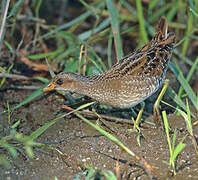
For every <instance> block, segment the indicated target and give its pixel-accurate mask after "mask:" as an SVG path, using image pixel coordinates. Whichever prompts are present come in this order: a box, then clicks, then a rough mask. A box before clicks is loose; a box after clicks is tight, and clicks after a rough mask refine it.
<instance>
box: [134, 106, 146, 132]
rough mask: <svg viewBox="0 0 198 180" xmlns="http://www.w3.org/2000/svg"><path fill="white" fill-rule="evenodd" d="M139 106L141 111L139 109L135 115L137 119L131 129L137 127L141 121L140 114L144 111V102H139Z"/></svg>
mask: <svg viewBox="0 0 198 180" xmlns="http://www.w3.org/2000/svg"><path fill="white" fill-rule="evenodd" d="M140 105H141V109H140V111H139V113H138V115H137V118H136V120H135V123H134V127H133V129H136V128H137V127H139V124H140V120H141V117H142V113H143V110H144V106H145V103H144V102H141V103H140Z"/></svg>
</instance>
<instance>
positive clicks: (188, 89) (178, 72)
mask: <svg viewBox="0 0 198 180" xmlns="http://www.w3.org/2000/svg"><path fill="white" fill-rule="evenodd" d="M169 68H170V69H171V70H172V72H173V73H174V74H175V76H176V78H177V79H178V80H179V82H180V84H181V85H182V86H183V88H184V90H185V91H186V93H187V95H188V97H189V98H190V100H191V102H192V103H193V105H194V107H195V108H196V110H198V106H197V102H196V95H195V93H194V92H193V90H192V88H191V87H190V85H189V84H188V82H187V81H186V79H185V78H184V76H183V73H182V71H181V70H180V68H179V66H178V65H177V64H176V66H175V65H174V64H173V63H172V62H169Z"/></svg>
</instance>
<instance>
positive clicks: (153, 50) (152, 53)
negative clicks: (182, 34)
mask: <svg viewBox="0 0 198 180" xmlns="http://www.w3.org/2000/svg"><path fill="white" fill-rule="evenodd" d="M167 29H168V25H167V21H166V17H164V16H163V17H161V18H160V20H159V23H158V27H157V29H156V33H155V35H154V37H153V38H152V40H151V41H150V42H149V43H148V44H146V45H145V46H143V47H142V48H141V49H138V50H136V51H134V52H132V53H130V54H129V55H127V56H125V57H124V58H122V59H120V60H119V61H118V62H117V63H116V64H114V65H113V66H112V67H111V68H110V69H108V70H107V71H106V72H103V73H101V74H97V75H90V76H83V75H79V74H76V73H72V72H61V73H59V74H57V75H56V76H55V77H54V78H53V79H52V81H51V82H50V83H49V85H48V86H47V87H45V88H44V89H43V91H44V92H48V91H51V90H62V91H70V92H76V93H78V94H82V95H86V96H89V97H91V98H92V99H94V100H95V101H98V102H100V103H103V104H107V105H110V106H112V107H116V108H129V107H133V106H135V105H137V104H139V103H141V102H143V101H144V100H145V99H147V98H148V97H150V96H151V95H152V94H154V93H155V92H156V91H157V90H158V89H159V88H160V87H161V86H162V84H163V82H164V80H165V75H166V71H167V68H168V62H169V60H170V59H171V55H172V51H173V49H174V45H175V34H174V33H173V32H170V33H167Z"/></svg>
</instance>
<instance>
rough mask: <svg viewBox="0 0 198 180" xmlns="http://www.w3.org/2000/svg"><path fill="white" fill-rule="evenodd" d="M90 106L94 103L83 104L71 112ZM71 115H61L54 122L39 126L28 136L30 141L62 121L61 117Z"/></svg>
mask: <svg viewBox="0 0 198 180" xmlns="http://www.w3.org/2000/svg"><path fill="white" fill-rule="evenodd" d="M92 104H94V102H91V103H87V104H84V105H82V106H80V107H79V108H77V109H76V110H74V111H73V112H75V111H78V110H81V109H84V108H86V107H88V106H91V105H92ZM71 113H72V112H70V113H66V114H63V115H61V116H59V117H57V118H55V119H54V120H52V121H50V122H47V123H45V124H44V125H43V126H41V127H40V128H38V129H37V130H36V131H34V132H33V133H32V134H31V135H30V136H29V138H30V139H32V140H35V139H37V138H38V137H39V136H40V135H41V134H43V133H44V132H45V131H46V130H47V129H48V128H49V127H51V126H52V125H54V124H55V123H56V122H57V121H58V120H60V119H62V118H63V117H65V116H67V115H68V114H71Z"/></svg>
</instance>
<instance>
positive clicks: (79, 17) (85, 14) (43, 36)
mask: <svg viewBox="0 0 198 180" xmlns="http://www.w3.org/2000/svg"><path fill="white" fill-rule="evenodd" d="M102 7H104V2H102V3H100V4H99V5H98V6H97V7H96V9H100V8H102ZM91 14H93V12H92V10H88V11H87V12H85V13H83V14H82V15H80V16H78V17H77V18H75V19H73V20H72V21H70V22H68V23H66V24H63V25H62V26H58V27H57V28H55V29H54V30H52V31H50V32H48V33H46V34H44V35H42V36H40V37H39V38H37V39H35V40H33V41H32V42H34V43H35V42H37V41H38V40H41V39H44V38H48V37H50V36H51V35H53V34H55V33H57V32H59V31H61V30H65V29H67V28H69V27H71V26H72V25H74V24H76V23H79V22H81V21H82V20H84V19H86V18H87V17H89V16H90V15H91Z"/></svg>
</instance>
